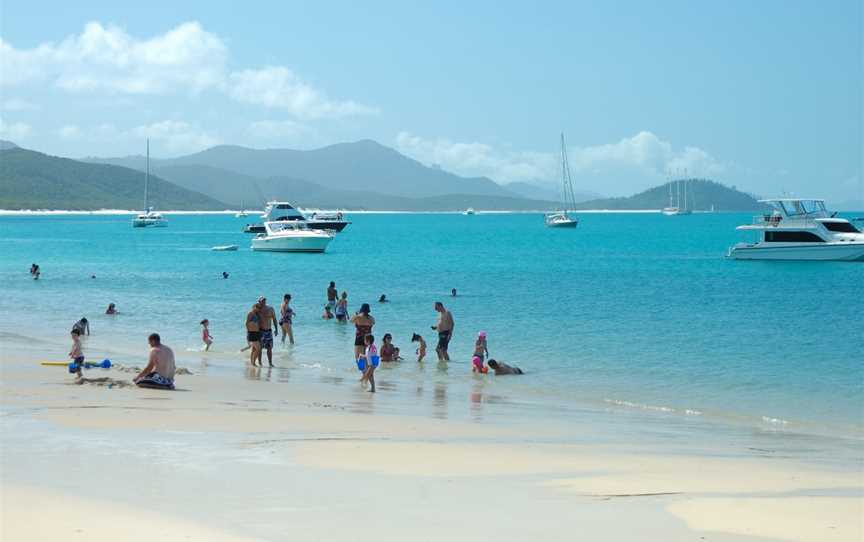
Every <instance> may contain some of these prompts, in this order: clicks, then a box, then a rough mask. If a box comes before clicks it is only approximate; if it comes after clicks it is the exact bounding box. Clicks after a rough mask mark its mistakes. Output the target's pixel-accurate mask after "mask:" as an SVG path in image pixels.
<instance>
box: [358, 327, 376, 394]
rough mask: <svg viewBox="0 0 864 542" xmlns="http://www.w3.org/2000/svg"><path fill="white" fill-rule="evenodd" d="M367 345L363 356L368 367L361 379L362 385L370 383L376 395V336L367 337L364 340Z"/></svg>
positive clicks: (371, 390)
mask: <svg viewBox="0 0 864 542" xmlns="http://www.w3.org/2000/svg"><path fill="white" fill-rule="evenodd" d="M363 342H364V344H365V345H366V352H365V353H364V354H363V359H364V360H366V366H365V368H364V369H363V376H362V377H361V378H360V384H362V385H364V386H365V384H366V383H367V382H368V383H369V385H370V386H371V389H370V390H369V391H370V392H372V393H375V365H376V364H377V361H378V359H379V358H378V349H377V348H375V336H374V335H372V334H369V335H366V337H365V338H364V339H363Z"/></svg>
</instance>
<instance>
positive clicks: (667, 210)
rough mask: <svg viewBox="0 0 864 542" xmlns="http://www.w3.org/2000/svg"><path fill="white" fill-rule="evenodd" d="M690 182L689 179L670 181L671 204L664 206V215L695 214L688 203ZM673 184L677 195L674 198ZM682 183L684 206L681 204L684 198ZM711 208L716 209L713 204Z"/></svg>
mask: <svg viewBox="0 0 864 542" xmlns="http://www.w3.org/2000/svg"><path fill="white" fill-rule="evenodd" d="M689 183H690V180H689V179H678V180H676V181H669V206H668V207H664V208H663V210H662V211H661V212H662V213H663V214H664V215H666V216H681V215H692V214H693V210H692V209H691V208H690V205H689V204H688V201H689V200H688V198H687V185H688V184H689ZM673 184H674V185H675V197H674V198H673V197H672V185H673ZM682 184H683V186H684V190H683V196H684V197H683V200H684V206H683V207H682V206H681V200H682V197H681V196H682V190H681V186H682ZM691 192H692V190H691ZM691 197H692V194H691ZM711 210H712V211H713V210H714V208H713V206H712V208H711Z"/></svg>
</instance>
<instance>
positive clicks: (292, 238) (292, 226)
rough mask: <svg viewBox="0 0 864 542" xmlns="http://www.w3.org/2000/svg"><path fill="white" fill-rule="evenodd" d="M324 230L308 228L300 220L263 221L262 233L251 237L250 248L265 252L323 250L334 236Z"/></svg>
mask: <svg viewBox="0 0 864 542" xmlns="http://www.w3.org/2000/svg"><path fill="white" fill-rule="evenodd" d="M335 235H336V234H335V233H332V232H330V231H325V230H310V229H309V228H308V227H307V226H306V225H305V224H304V223H302V222H292V221H277V222H265V223H264V233H259V234H258V235H256V236H255V237H254V238H253V239H252V250H255V251H265V252H324V251H325V250H326V249H327V245H329V244H330V241H332V240H333V237H335Z"/></svg>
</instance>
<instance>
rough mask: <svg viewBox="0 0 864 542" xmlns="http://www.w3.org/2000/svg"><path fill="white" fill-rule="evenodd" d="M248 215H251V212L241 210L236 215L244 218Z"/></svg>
mask: <svg viewBox="0 0 864 542" xmlns="http://www.w3.org/2000/svg"><path fill="white" fill-rule="evenodd" d="M247 216H249V213H247V212H246V211H240V212H239V213H237V214H235V215H234V217H235V218H244V217H247Z"/></svg>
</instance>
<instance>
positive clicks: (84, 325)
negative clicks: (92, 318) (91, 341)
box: [72, 318, 90, 336]
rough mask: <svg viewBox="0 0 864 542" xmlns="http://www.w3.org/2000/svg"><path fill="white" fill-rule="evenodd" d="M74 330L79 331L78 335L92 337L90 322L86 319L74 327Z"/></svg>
mask: <svg viewBox="0 0 864 542" xmlns="http://www.w3.org/2000/svg"><path fill="white" fill-rule="evenodd" d="M72 330H73V331H75V330H78V335H79V336H80V335H90V322H88V321H87V319H86V318H81V319H80V320H78V321H77V322H75V324H73V325H72Z"/></svg>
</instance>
